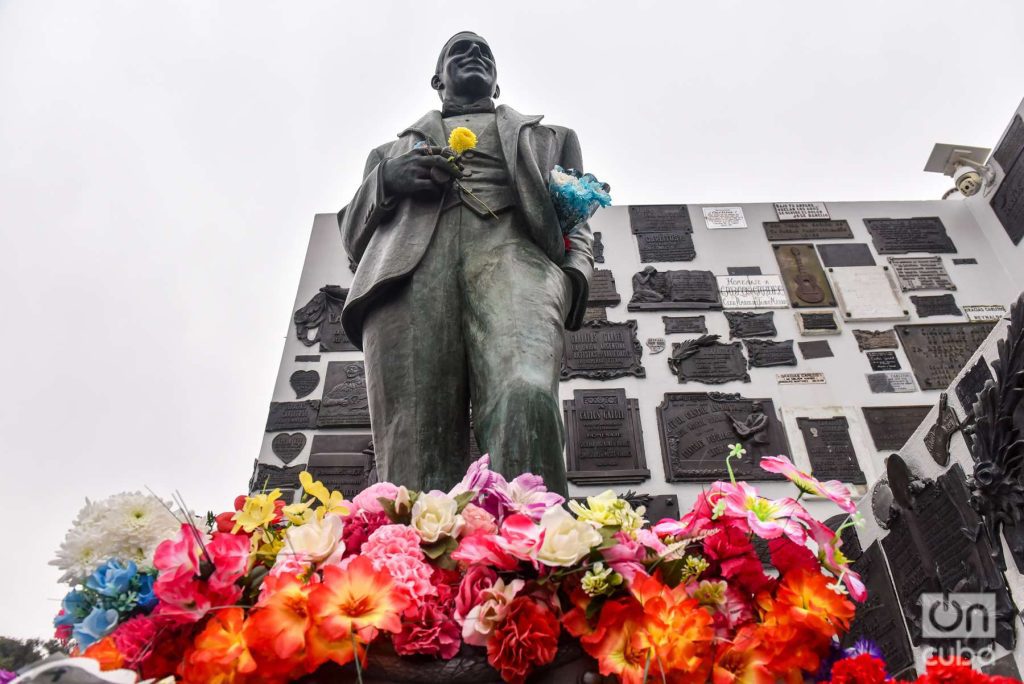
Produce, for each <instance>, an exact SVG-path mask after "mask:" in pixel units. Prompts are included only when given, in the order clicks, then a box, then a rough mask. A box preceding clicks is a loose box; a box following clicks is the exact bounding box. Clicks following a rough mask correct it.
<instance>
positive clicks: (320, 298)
mask: <svg viewBox="0 0 1024 684" xmlns="http://www.w3.org/2000/svg"><path fill="white" fill-rule="evenodd" d="M347 298H348V290H347V289H345V288H343V287H339V286H337V285H326V286H324V287H322V288H320V291H319V292H317V293H316V294H315V295H313V298H312V299H310V300H309V302H308V303H306V305H305V306H303V307H302V308H301V309H299V310H298V311H296V312H295V316H294V317H293V318H294V322H295V334H296V336H297V337H298V338H299V341H300V342H302V344H304V345H306V346H307V347H311V346H313V345H314V344H316V343H317V342H319V343H320V351H322V352H337V351H356V346H355V345H354V344H352V341H351V340H349V339H348V335H347V334H346V333H345V329H344V328H343V327H342V326H341V310H342V309H344V308H345V300H346V299H347ZM310 333H312V335H310Z"/></svg>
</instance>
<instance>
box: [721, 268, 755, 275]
mask: <svg viewBox="0 0 1024 684" xmlns="http://www.w3.org/2000/svg"><path fill="white" fill-rule="evenodd" d="M725 272H726V273H728V274H729V275H731V276H751V275H761V267H760V266H726V267H725Z"/></svg>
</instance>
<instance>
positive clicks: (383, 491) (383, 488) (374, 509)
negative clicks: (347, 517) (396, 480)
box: [352, 482, 398, 513]
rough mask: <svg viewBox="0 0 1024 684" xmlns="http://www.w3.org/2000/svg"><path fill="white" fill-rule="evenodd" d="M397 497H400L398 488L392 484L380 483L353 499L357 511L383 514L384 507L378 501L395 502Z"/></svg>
mask: <svg viewBox="0 0 1024 684" xmlns="http://www.w3.org/2000/svg"><path fill="white" fill-rule="evenodd" d="M396 496H398V487H396V486H395V485H393V484H391V483H390V482H378V483H377V484H372V485H370V486H369V487H367V488H366V489H364V490H363V491H361V492H359V493H358V494H356V495H355V496H354V497H352V506H353V507H354V508H355V509H356V511H366V512H367V513H383V512H384V507H383V506H381V504H380V501H379V500H378V499H391V500H394V498H395V497H396Z"/></svg>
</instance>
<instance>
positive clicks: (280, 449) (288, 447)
mask: <svg viewBox="0 0 1024 684" xmlns="http://www.w3.org/2000/svg"><path fill="white" fill-rule="evenodd" d="M305 446H306V435H304V434H302V433H301V432H294V433H292V434H288V433H286V432H282V433H281V434H279V435H276V436H275V437H274V439H273V440H272V441H271V442H270V450H271V451H273V452H274V455H275V456H277V457H278V458H279V459H281V460H282V461H284V462H285V465H287V464H289V463H291V462H292V461H294V460H295V457H296V456H298V455H299V454H300V453H302V449H303V447H305Z"/></svg>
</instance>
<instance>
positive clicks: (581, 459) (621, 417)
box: [562, 389, 651, 485]
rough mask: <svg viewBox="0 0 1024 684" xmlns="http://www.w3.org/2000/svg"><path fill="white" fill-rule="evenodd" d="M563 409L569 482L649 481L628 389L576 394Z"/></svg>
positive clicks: (635, 409)
mask: <svg viewBox="0 0 1024 684" xmlns="http://www.w3.org/2000/svg"><path fill="white" fill-rule="evenodd" d="M562 408H563V410H564V411H565V426H566V454H567V460H568V473H567V476H568V478H569V481H570V482H572V483H573V484H577V485H604V484H612V483H616V484H634V483H637V482H643V481H644V480H647V479H649V478H650V477H651V471H649V470H648V469H647V460H646V458H645V456H644V438H643V433H642V432H641V430H640V408H639V406H638V404H637V400H636V399H628V398H626V390H624V389H607V390H575V391H574V392H573V398H572V399H570V400H565V401H563V402H562Z"/></svg>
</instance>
